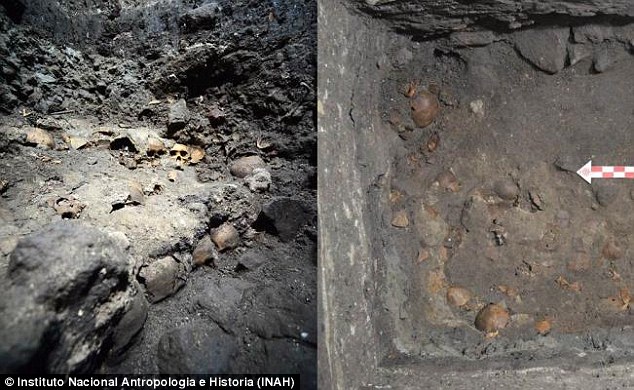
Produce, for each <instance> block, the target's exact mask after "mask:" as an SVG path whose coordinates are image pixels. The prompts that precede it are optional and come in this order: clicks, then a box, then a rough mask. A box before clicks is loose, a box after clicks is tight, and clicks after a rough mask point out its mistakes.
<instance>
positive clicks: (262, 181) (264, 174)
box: [244, 168, 271, 192]
mask: <svg viewBox="0 0 634 390" xmlns="http://www.w3.org/2000/svg"><path fill="white" fill-rule="evenodd" d="M244 181H245V183H247V185H248V186H249V189H250V190H251V191H253V192H259V191H266V190H268V189H269V187H270V186H271V174H270V173H269V171H267V170H266V169H265V168H255V169H254V170H253V172H251V174H250V175H249V176H247V177H245V178H244Z"/></svg>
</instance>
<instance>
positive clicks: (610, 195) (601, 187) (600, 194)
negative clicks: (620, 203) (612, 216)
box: [595, 183, 620, 207]
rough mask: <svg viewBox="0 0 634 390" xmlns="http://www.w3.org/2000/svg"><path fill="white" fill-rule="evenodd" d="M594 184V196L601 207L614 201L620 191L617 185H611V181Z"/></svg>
mask: <svg viewBox="0 0 634 390" xmlns="http://www.w3.org/2000/svg"><path fill="white" fill-rule="evenodd" d="M596 186H597V187H596V190H595V197H596V199H597V202H598V203H599V204H600V205H601V206H603V207H607V206H609V205H611V204H612V203H614V201H615V200H616V199H617V197H618V196H619V192H620V191H619V186H617V185H613V184H612V183H598V184H597V185H596Z"/></svg>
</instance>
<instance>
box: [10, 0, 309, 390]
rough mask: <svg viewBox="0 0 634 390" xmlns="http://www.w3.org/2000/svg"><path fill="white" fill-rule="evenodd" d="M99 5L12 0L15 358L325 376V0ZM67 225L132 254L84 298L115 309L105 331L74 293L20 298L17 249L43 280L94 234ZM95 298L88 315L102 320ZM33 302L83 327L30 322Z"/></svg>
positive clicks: (83, 366) (59, 367) (25, 365)
mask: <svg viewBox="0 0 634 390" xmlns="http://www.w3.org/2000/svg"><path fill="white" fill-rule="evenodd" d="M96 3H99V4H96V5H95V6H99V7H101V8H99V10H98V11H99V12H95V11H93V10H91V9H90V8H86V6H85V5H82V3H81V2H73V1H67V2H60V3H56V4H50V3H49V2H32V3H30V4H28V5H27V6H25V5H24V4H22V3H21V2H19V1H15V2H7V5H6V6H5V8H4V9H3V8H0V53H1V54H2V55H1V56H0V67H1V72H0V73H1V76H0V77H1V79H0V97H1V98H0V112H2V115H0V185H1V187H0V193H1V194H2V196H1V198H0V218H1V219H2V224H1V226H0V274H1V277H2V282H1V283H2V285H3V286H4V287H3V290H5V289H6V290H8V291H10V293H8V294H6V295H5V296H4V299H3V300H2V302H1V303H2V305H1V306H2V309H3V311H4V312H5V314H3V317H4V318H5V320H4V321H5V322H3V324H2V325H3V326H2V332H3V334H4V336H5V338H6V339H7V340H12V341H11V343H13V344H11V343H7V346H6V348H5V349H3V350H2V351H0V352H2V356H3V364H5V365H6V367H3V368H5V369H7V367H8V369H10V370H15V371H29V370H31V368H32V367H34V366H33V365H32V362H33V361H34V360H35V359H37V360H39V361H40V363H39V364H40V366H39V367H40V369H41V370H44V371H54V372H104V373H158V372H160V373H217V372H235V373H274V372H278V373H301V374H302V379H301V380H302V386H303V387H304V388H314V386H315V381H316V378H315V377H316V333H317V331H316V308H315V304H316V256H317V254H316V240H317V226H316V223H317V221H316V185H317V180H316V132H315V130H314V129H315V118H316V117H315V115H316V112H315V93H316V91H315V88H316V87H315V83H316V79H315V77H316V75H315V66H316V54H315V50H316V37H315V31H316V24H315V23H316V9H315V5H314V4H313V3H311V2H308V3H301V4H300V3H297V2H291V1H275V2H271V3H269V2H264V3H263V2H257V1H248V0H247V1H242V2H228V3H227V2H200V1H158V2H149V1H125V2H124V1H121V2H103V4H102V3H101V2H96ZM78 15H79V16H78ZM256 156H257V157H256ZM63 220H64V221H65V220H71V222H70V223H71V225H66V222H64V221H63ZM62 222H64V223H62ZM73 226H80V227H82V228H80V230H78V231H79V232H81V231H82V230H81V229H83V228H85V229H86V231H92V230H90V229H96V231H98V232H99V233H95V235H94V236H91V235H90V234H88V233H87V236H86V237H102V234H105V235H106V236H107V237H108V238H107V239H104V240H106V241H107V244H104V245H105V247H116V248H119V249H117V251H118V250H123V252H122V253H124V254H123V255H122V256H125V257H126V258H127V259H128V264H129V266H128V268H127V269H128V272H129V274H130V275H131V276H130V278H128V277H127V276H121V278H122V279H121V284H122V285H125V289H124V291H125V294H127V295H126V298H125V299H123V298H122V299H120V300H119V301H117V299H118V298H117V299H115V298H112V297H113V296H114V295H113V294H114V292H116V291H118V290H117V289H119V287H121V285H119V287H113V290H111V293H108V294H102V295H99V294H101V293H98V292H95V290H94V289H93V288H92V287H85V290H82V291H85V293H84V295H85V296H82V295H81V294H80V295H79V296H78V297H77V299H80V300H81V299H84V298H86V297H87V296H91V294H97V295H98V296H100V297H102V298H103V302H102V301H99V302H101V303H100V305H101V306H99V308H101V309H99V310H102V309H103V310H106V309H108V308H110V309H111V310H110V312H112V313H114V314H112V315H111V316H110V317H108V320H106V322H107V326H104V327H103V329H104V330H103V334H102V333H99V336H98V337H97V338H96V339H95V338H93V336H90V335H89V334H88V333H82V332H85V330H78V329H83V328H82V327H79V326H78V325H76V324H75V325H73V324H71V323H70V322H71V320H70V318H71V317H75V318H76V316H74V315H73V314H72V313H71V309H72V310H76V309H77V308H76V307H75V306H73V305H72V304H70V303H68V302H67V303H64V304H60V303H59V302H49V301H47V300H45V299H44V298H42V300H36V301H34V302H31V303H29V304H28V305H22V306H20V305H18V304H17V303H16V302H17V300H18V298H15V297H18V296H19V297H24V294H25V290H23V289H22V288H28V285H29V283H26V284H25V281H24V280H23V279H20V278H21V277H23V276H24V275H22V273H21V271H20V268H21V267H25V265H24V264H27V263H28V261H29V260H25V259H24V256H23V254H25V253H31V252H28V251H29V250H31V249H32V248H38V252H37V253H38V256H41V259H40V260H39V261H41V263H42V264H41V266H40V265H39V263H38V265H34V266H33V267H34V269H37V270H39V271H38V272H42V275H40V274H38V275H39V276H38V277H40V276H41V278H42V279H40V280H39V283H43V284H46V283H47V282H46V280H47V271H46V268H48V266H47V265H46V261H47V256H49V255H50V256H54V255H53V254H49V253H48V252H49V251H52V252H55V253H57V252H59V253H60V254H63V253H64V251H65V250H67V248H65V246H68V248H75V246H76V247H77V248H80V249H78V250H79V251H80V252H81V253H87V252H86V250H88V249H86V248H93V245H97V246H99V245H101V244H91V243H90V242H88V241H90V240H83V241H81V242H80V241H78V239H77V237H74V236H76V235H77V232H76V231H75V230H73V229H75V227H73ZM60 229H61V230H60ZM41 231H43V233H41V234H40V233H39V232H41ZM73 232H74V233H73ZM80 235H82V234H81V233H80ZM53 239H55V240H57V241H55V242H53V244H51V240H53ZM95 240H97V238H95ZM99 240H101V238H99ZM99 240H97V241H99ZM84 241H86V242H84ZM106 241H104V242H106ZM99 242H101V241H99ZM51 245H53V246H52V248H53V249H46V250H45V249H43V248H51ZM16 248H17V249H16ZM81 248H83V249H81ZM16 251H17V252H16ZM68 251H70V249H68ZM69 253H74V252H69ZM117 253H119V252H117ZM21 256H22V257H21ZM80 257H81V256H80ZM51 258H52V257H51ZM16 259H18V260H16ZM78 261H79V260H78ZM90 261H92V260H90ZM88 263H89V260H87V264H88ZM71 266H72V265H71ZM53 268H54V267H53ZM103 269H104V270H105V269H106V268H103ZM91 270H92V268H91ZM95 270H97V268H95ZM97 271H98V270H97ZM50 272H52V271H50ZM90 272H92V271H90ZM104 272H105V271H104ZM19 275H22V276H19ZM28 277H31V276H28ZM28 277H27V278H28ZM52 277H53V276H52V275H48V278H49V279H50V278H52ZM78 277H79V276H78ZM95 277H96V276H95ZM80 279H81V278H80ZM77 280H78V279H77ZM77 280H76V279H73V280H71V281H69V283H71V284H72V283H75V282H76V281H77ZM90 280H92V282H91V283H96V282H95V280H100V279H90ZM124 280H125V281H124ZM82 283H83V281H82ZM30 285H31V287H33V283H31V284H30ZM25 286H27V287H25ZM46 288H47V286H37V287H36V290H37V289H40V290H45V289H46ZM60 288H62V287H60ZM63 288H66V287H63ZM82 288H84V287H82ZM38 291H39V290H38ZM73 291H74V290H73ZM122 291H123V290H122ZM97 295H95V296H97ZM42 296H48V295H46V294H45V295H42ZM139 297H143V298H139ZM102 298H99V299H102ZM47 299H53V298H51V297H50V296H49V298H47ZM86 299H87V298H86ZM122 302H123V303H122ZM133 302H136V303H133ZM31 304H32V306H29V305H31ZM60 305H61V306H60ZM64 305H67V306H64ZM109 305H110V306H109ZM71 306H72V307H71ZM112 307H115V308H117V309H116V310H115V309H112ZM73 308H74V309H73ZM99 310H98V309H96V308H94V307H90V308H83V307H82V309H80V311H79V312H80V314H79V316H80V317H81V316H82V314H81V313H84V312H86V311H89V312H90V313H91V315H89V316H85V317H89V318H86V321H92V320H95V321H96V323H97V324H99V326H101V323H100V322H99V319H100V318H101V317H99V313H97V311H99ZM93 311H95V314H94V316H92V312H93ZM35 312H37V313H43V314H41V315H42V316H44V318H45V319H46V320H45V321H44V322H42V323H46V324H49V325H50V326H51V327H48V328H46V329H44V330H42V332H43V333H42V334H44V335H47V334H50V333H51V332H54V333H63V334H64V335H67V334H68V335H70V336H68V337H69V338H70V341H69V340H66V339H65V338H64V337H66V336H63V337H62V339H59V340H57V339H55V338H50V337H48V336H43V338H42V339H37V336H36V335H35V334H33V335H28V334H25V332H24V331H23V330H21V328H22V329H23V326H24V324H29V325H33V324H32V323H31V322H29V321H31V320H29V318H33V317H32V314H33V313H35ZM117 313H118V314H117ZM130 313H136V314H134V315H132V314H130ZM38 315H39V314H38ZM122 316H123V317H122ZM9 317H12V320H9V319H8V318H9ZM146 317H147V319H145V318H146ZM122 318H123V319H122ZM12 321H13V322H12ZM53 324H54V325H53ZM131 324H132V325H131ZM49 325H47V326H49ZM54 329H57V331H55V330H54ZM60 329H61V332H60ZM100 329H101V328H100ZM108 329H116V330H115V331H114V333H113V331H111V330H108ZM121 329H124V331H120V330H121ZM75 331H77V332H75ZM100 332H101V331H100ZM120 333H124V334H126V336H125V337H123V338H124V339H126V340H125V341H126V342H124V343H123V344H126V345H125V346H119V345H118V344H117V343H118V341H117V340H118V337H119V336H118V335H119V334H120ZM47 337H48V338H47ZM128 339H131V341H130V342H129V343H127V340H128ZM56 340H57V341H56ZM11 346H13V347H16V346H17V347H16V348H19V349H20V350H23V351H26V352H24V355H23V356H21V357H20V358H19V359H18V358H17V357H16V356H15V349H14V350H13V352H11V351H9V348H10V347H11ZM115 347H117V348H118V347H121V348H120V349H117V348H115ZM115 349H117V350H116V351H115ZM46 350H50V351H52V352H50V354H48V355H47V352H45V351H46ZM12 353H14V355H11V354H12ZM60 356H61V357H60ZM30 367H31V368H30ZM36 371H37V369H36Z"/></svg>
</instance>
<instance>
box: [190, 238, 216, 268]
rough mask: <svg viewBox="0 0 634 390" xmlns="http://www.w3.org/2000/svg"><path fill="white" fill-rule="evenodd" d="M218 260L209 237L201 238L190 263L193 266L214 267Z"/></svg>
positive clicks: (214, 247)
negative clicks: (206, 265)
mask: <svg viewBox="0 0 634 390" xmlns="http://www.w3.org/2000/svg"><path fill="white" fill-rule="evenodd" d="M217 259H218V251H217V250H216V246H215V245H214V243H213V242H212V241H211V238H210V237H209V236H205V237H203V238H202V239H201V240H200V241H199V242H198V245H196V248H195V249H194V252H193V253H192V261H193V263H194V265H197V266H200V265H204V264H211V265H214V264H215V262H216V260H217Z"/></svg>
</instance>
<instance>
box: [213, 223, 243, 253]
mask: <svg viewBox="0 0 634 390" xmlns="http://www.w3.org/2000/svg"><path fill="white" fill-rule="evenodd" d="M211 241H213V242H214V243H215V244H216V246H217V247H218V250H219V251H224V250H225V249H233V248H235V247H236V246H238V245H239V244H240V234H239V233H238V231H237V230H236V228H235V227H233V225H232V224H230V223H224V224H222V225H221V226H220V227H218V228H216V229H213V230H212V231H211Z"/></svg>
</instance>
